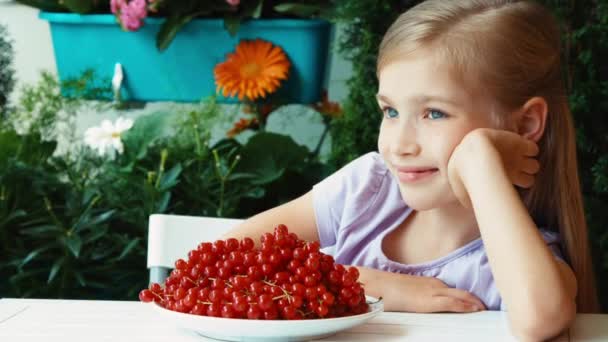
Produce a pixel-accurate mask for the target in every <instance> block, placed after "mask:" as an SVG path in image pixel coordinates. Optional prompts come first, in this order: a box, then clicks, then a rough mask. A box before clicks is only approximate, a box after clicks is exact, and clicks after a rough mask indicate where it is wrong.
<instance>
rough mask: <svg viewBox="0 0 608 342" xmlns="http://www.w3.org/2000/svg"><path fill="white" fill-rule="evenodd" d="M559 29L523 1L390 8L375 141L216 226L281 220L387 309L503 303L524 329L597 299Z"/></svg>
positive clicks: (541, 328)
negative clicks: (300, 191) (349, 271)
mask: <svg viewBox="0 0 608 342" xmlns="http://www.w3.org/2000/svg"><path fill="white" fill-rule="evenodd" d="M558 31H559V30H558V26H557V24H556V22H555V19H554V18H553V17H552V16H551V14H550V13H549V12H548V11H547V10H546V9H544V8H542V7H541V6H540V5H538V4H535V3H533V2H528V1H517V0H454V1H445V0H429V1H426V2H424V3H422V4H420V5H418V6H416V7H414V8H412V9H411V10H409V11H408V12H406V13H404V14H402V15H401V16H400V17H399V18H398V19H397V21H396V22H395V23H393V25H392V26H391V27H390V29H389V30H388V32H387V33H386V35H385V37H384V39H383V41H382V43H381V45H380V50H379V56H378V67H377V75H378V79H379V90H378V95H377V98H378V103H379V106H380V108H381V113H382V115H383V117H382V123H381V125H380V133H379V139H378V152H372V153H368V154H366V155H363V156H361V157H360V158H358V159H356V160H354V161H352V162H351V163H350V164H348V165H346V166H345V167H343V168H342V169H341V170H339V171H337V172H336V173H335V174H333V175H331V176H330V177H328V178H327V179H325V180H323V181H322V182H320V183H319V184H317V185H316V186H314V187H313V189H312V190H311V191H310V192H309V193H307V194H305V195H303V196H302V197H300V198H297V199H295V200H293V201H291V202H289V203H286V204H284V205H282V206H279V207H277V208H273V209H270V210H268V211H266V212H263V213H261V214H258V215H256V216H254V217H252V218H250V219H248V220H246V221H245V222H244V223H242V224H241V225H240V226H239V227H237V228H236V229H235V230H233V231H232V232H231V233H230V234H228V235H227V236H225V237H236V238H242V237H244V236H260V235H261V234H262V233H263V232H266V231H272V229H273V227H274V226H276V225H277V224H279V223H283V224H285V225H287V227H289V229H290V231H293V232H295V233H296V234H298V235H299V236H300V237H301V238H303V239H306V240H311V241H312V240H317V241H320V244H321V246H322V247H327V246H332V245H333V246H334V257H335V259H336V261H337V262H339V263H342V264H348V265H355V266H357V267H358V268H359V271H360V280H361V282H362V283H363V284H364V285H365V291H366V294H369V295H372V296H382V297H383V298H384V300H385V309H386V310H389V311H391V310H392V311H412V312H439V311H452V312H473V311H478V310H483V309H486V308H487V309H490V310H499V309H500V310H507V312H508V317H509V320H510V323H511V327H512V330H513V332H514V334H515V335H516V336H519V337H521V338H524V339H534V340H540V339H545V338H548V337H551V336H554V335H556V334H558V333H560V332H561V331H562V330H563V329H565V328H567V327H568V325H569V323H570V322H571V321H572V320H573V318H574V316H575V313H576V311H577V309H578V311H580V312H593V311H596V310H597V302H596V298H595V289H594V280H593V276H592V267H591V261H590V257H589V252H588V243H587V231H586V225H585V220H584V213H583V206H582V199H581V191H580V188H579V179H578V173H577V164H576V155H575V140H574V139H575V136H574V130H573V124H572V119H571V115H570V111H569V109H568V104H567V97H566V93H565V89H564V82H563V80H562V79H561V69H560V58H559V56H560V37H559V32H558ZM569 265H570V266H569ZM575 274H576V278H575Z"/></svg>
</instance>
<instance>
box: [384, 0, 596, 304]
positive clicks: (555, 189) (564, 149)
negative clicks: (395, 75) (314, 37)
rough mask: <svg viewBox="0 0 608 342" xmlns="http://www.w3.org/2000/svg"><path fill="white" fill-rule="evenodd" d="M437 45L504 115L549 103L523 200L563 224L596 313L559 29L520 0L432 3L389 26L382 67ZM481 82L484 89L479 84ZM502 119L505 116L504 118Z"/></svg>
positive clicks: (584, 293)
mask: <svg viewBox="0 0 608 342" xmlns="http://www.w3.org/2000/svg"><path fill="white" fill-rule="evenodd" d="M421 48H431V51H432V52H434V53H438V55H436V56H437V57H439V58H441V61H443V62H446V63H448V65H449V66H450V67H451V68H452V70H453V71H454V75H455V76H456V77H458V78H459V80H461V81H463V82H465V83H466V85H467V87H468V88H469V89H472V88H473V87H477V86H475V85H476V84H477V85H479V86H478V87H479V88H478V89H476V90H478V91H483V92H485V94H487V95H488V96H490V97H491V98H493V99H494V100H495V101H496V102H497V104H498V105H499V107H500V108H501V109H502V110H503V112H505V113H507V112H511V111H513V110H515V109H518V108H521V106H523V104H524V103H525V102H526V101H527V100H529V99H530V98H532V97H534V96H541V97H543V98H544V99H545V100H546V101H547V104H548V108H549V113H548V115H547V121H546V127H545V132H544V134H543V137H542V138H541V140H540V141H539V147H540V151H541V152H540V154H539V161H540V164H541V170H540V171H539V173H538V174H537V176H536V184H535V186H534V187H533V188H532V189H530V190H527V191H522V192H521V194H522V199H523V201H524V203H525V204H526V206H527V207H528V210H529V212H530V214H531V216H532V217H533V219H534V220H535V221H536V222H537V224H538V225H542V226H546V227H547V228H550V229H556V228H557V229H559V232H560V236H561V238H562V247H565V248H564V249H565V252H566V259H567V260H568V262H569V264H570V265H571V266H572V268H573V269H574V272H575V274H576V278H577V283H578V296H577V307H578V311H579V312H597V311H598V302H597V296H596V291H595V279H594V276H593V267H592V262H591V256H590V251H589V243H588V235H587V225H586V222H585V214H584V209H583V199H582V194H581V189H580V184H579V177H578V169H577V162H576V141H575V132H574V125H573V122H572V118H571V113H570V109H569V106H568V101H567V100H568V99H567V95H566V90H565V85H564V82H563V79H562V75H561V65H560V63H561V62H560V33H559V26H558V24H557V22H556V20H555V18H554V17H553V16H552V14H551V13H550V12H548V11H547V10H546V9H545V8H543V7H542V6H541V5H538V4H536V3H534V2H530V1H518V0H458V1H445V0H428V1H425V2H423V3H421V4H419V5H417V6H415V7H413V8H412V9H410V10H409V11H407V12H405V13H404V14H402V15H401V16H400V17H399V18H398V19H397V20H396V21H395V22H394V23H393V24H392V26H391V27H390V28H389V30H388V31H387V33H386V34H385V36H384V39H383V40H382V43H381V45H380V50H379V55H378V69H377V70H378V71H379V70H381V69H382V67H383V66H385V65H387V64H389V63H390V62H391V61H394V60H395V59H397V58H400V57H403V56H405V55H407V54H410V53H413V52H414V51H416V50H417V49H421ZM481 87H483V88H481ZM498 120H499V121H504V118H498Z"/></svg>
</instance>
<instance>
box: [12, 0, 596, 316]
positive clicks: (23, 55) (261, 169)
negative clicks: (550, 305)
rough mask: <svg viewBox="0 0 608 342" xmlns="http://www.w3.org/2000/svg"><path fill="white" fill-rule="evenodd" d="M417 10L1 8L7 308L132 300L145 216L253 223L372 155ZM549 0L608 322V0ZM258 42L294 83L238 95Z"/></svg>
mask: <svg viewBox="0 0 608 342" xmlns="http://www.w3.org/2000/svg"><path fill="white" fill-rule="evenodd" d="M294 2H295V3H297V1H291V2H290V3H294ZM418 2H419V1H406V0H399V1H398V0H386V1H372V0H359V1H355V0H352V1H351V0H343V1H337V0H336V1H314V2H312V3H313V4H314V6H313V5H310V3H311V2H308V3H307V4H305V5H306V6H302V3H305V2H304V1H302V2H301V4H300V5H299V6H287V5H286V4H287V2H286V1H285V2H283V1H272V2H271V1H267V2H265V5H263V6H262V5H261V2H256V1H251V2H248V3H251V4H245V2H243V5H240V2H239V1H225V2H224V1H200V2H199V3H200V5H201V6H202V7H201V8H186V7H180V3H182V2H181V1H174V2H173V5H171V6H168V7H159V8H154V7H150V6H151V5H150V4H148V5H147V6H148V7H146V9H145V10H142V9H141V8H139V9H138V8H129V9H125V8H123V9H120V8H119V9H116V8H113V6H111V4H112V3H113V2H110V1H63V2H61V3H60V2H59V1H20V2H15V1H7V0H0V118H2V121H1V123H0V274H2V275H3V277H2V279H1V280H0V297H39V298H88V299H132V300H135V299H136V298H137V293H138V291H139V290H140V289H141V288H143V287H145V286H146V284H147V270H146V267H145V257H146V239H147V220H148V216H149V215H150V214H152V213H174V214H184V215H202V216H219V217H235V218H244V217H248V216H251V215H253V214H255V213H256V212H259V211H262V210H265V209H268V208H271V207H274V206H276V205H278V204H281V203H284V202H286V201H289V200H291V199H293V198H295V197H297V196H299V195H301V194H302V193H304V192H306V191H308V190H309V189H310V188H311V187H312V185H313V184H315V183H317V182H318V181H320V180H322V179H323V178H324V177H326V176H327V175H329V174H330V173H332V172H333V171H335V170H336V169H338V168H340V167H341V166H343V165H344V164H346V163H347V162H348V161H350V160H352V159H354V158H355V157H357V156H359V155H361V154H363V153H365V152H368V151H371V150H375V149H376V139H377V127H378V124H379V119H380V115H379V110H378V109H377V104H376V100H375V93H376V90H377V80H376V76H375V57H376V53H377V48H378V44H379V42H380V39H381V37H382V35H383V34H384V32H385V31H386V29H387V28H388V25H390V23H391V22H392V21H393V20H394V18H396V16H397V15H398V14H399V13H401V12H403V11H404V10H406V9H408V8H409V7H411V6H414V5H415V4H417V3H418ZM541 2H542V3H544V4H545V5H547V6H548V7H550V8H551V9H552V10H553V11H554V12H555V13H556V15H557V16H558V17H559V18H560V20H561V23H562V25H563V30H564V33H565V34H564V74H565V77H566V79H567V83H568V87H569V91H570V103H571V108H572V110H573V114H574V117H575V121H576V125H577V137H578V150H579V160H580V171H581V175H582V183H583V191H584V195H585V201H586V203H585V204H586V212H587V219H588V223H589V234H590V241H591V245H592V247H593V257H594V263H595V269H596V274H597V279H598V289H599V292H600V298H601V301H602V304H603V308H604V310H606V308H608V291H606V288H607V286H608V285H607V284H608V138H607V137H608V119H606V113H607V112H608V111H607V110H608V77H607V76H608V67H607V66H606V63H605V58H606V56H608V53H607V52H608V51H607V50H608V1H605V0H584V1H560V0H544V1H541ZM143 3H144V4H146V2H145V1H144V2H143ZM158 3H160V4H162V3H163V2H162V1H159V2H158ZM159 6H160V5H159ZM127 10H129V11H132V12H131V13H130V15H129V16H127V15H122V14H120V13H126V12H127ZM121 11H122V12H121ZM163 11H165V12H163ZM113 12H114V13H113ZM200 13H202V14H200ZM194 14H199V15H198V16H197V15H194ZM201 16H202V17H205V18H206V19H210V20H208V21H204V20H203V19H200V18H199V17H201ZM166 18H169V19H166ZM277 18H281V19H288V21H285V22H281V23H280V25H283V26H274V25H276V22H275V23H274V24H272V25H270V24H267V22H265V21H264V20H267V19H277ZM289 20H291V21H289ZM300 28H303V29H304V31H302V32H301V31H296V29H297V30H300ZM197 29H201V30H202V31H200V32H199V31H196V30H197ZM211 30H215V31H217V32H216V33H215V35H211V33H209V32H211ZM306 30H309V31H310V30H312V31H311V32H312V33H311V32H309V31H306ZM201 32H202V33H201ZM254 39H260V41H259V42H258V43H256V44H250V45H247V46H246V45H245V44H243V43H242V42H243V41H244V40H249V41H252V40H254ZM263 42H269V43H271V44H273V46H274V47H275V48H278V50H277V51H281V52H282V53H283V55H284V56H285V57H286V58H285V60H284V61H283V62H281V63H282V64H281V65H282V67H283V68H284V69H279V70H280V71H281V72H283V71H285V77H283V78H277V79H276V80H274V81H268V80H269V79H268V78H267V79H265V81H264V80H263V79H262V78H260V81H259V82H257V83H255V84H250V85H249V87H250V88H247V87H245V88H238V87H235V86H234V84H239V83H238V82H239V80H238V79H235V77H236V76H234V75H235V74H232V73H231V70H234V68H238V67H242V66H243V65H245V64H247V63H257V64H255V65H257V67H256V68H257V69H255V70H254V71H252V72H260V73H263V71H264V66H265V65H267V64H265V63H266V61H267V59H268V56H266V57H264V55H263V54H262V53H260V52H256V51H262V49H263ZM246 50H249V51H252V54H249V55H247V56H250V57H249V58H251V56H252V55H255V56H258V57H257V59H255V58H254V59H252V60H247V59H244V57H243V56H245V55H244V54H242V55H239V51H241V53H242V52H243V51H246ZM264 58H266V60H265V59H264ZM117 63H118V64H119V65H117ZM178 67H179V68H178ZM260 70H261V71H260ZM163 80H164V81H163ZM189 82H192V83H189ZM230 82H236V83H230ZM277 84H278V85H277ZM216 85H222V86H221V87H220V88H221V89H222V91H220V92H216ZM244 89H248V90H249V91H248V92H247V91H244ZM262 93H263V94H264V96H262ZM159 94H160V95H159ZM304 94H306V95H304ZM239 95H242V97H241V98H239Z"/></svg>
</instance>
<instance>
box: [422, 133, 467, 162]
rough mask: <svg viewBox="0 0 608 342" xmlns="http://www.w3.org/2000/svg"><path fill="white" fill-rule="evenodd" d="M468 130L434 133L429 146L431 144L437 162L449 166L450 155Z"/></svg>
mask: <svg viewBox="0 0 608 342" xmlns="http://www.w3.org/2000/svg"><path fill="white" fill-rule="evenodd" d="M465 135H466V132H450V133H449V134H441V135H440V134H433V135H432V138H433V141H431V142H430V143H429V144H428V145H427V146H430V147H431V149H432V153H433V155H434V156H435V158H436V160H437V162H438V163H439V164H440V165H441V166H443V167H447V165H448V162H449V160H450V157H451V156H452V153H453V152H454V149H456V146H458V144H459V143H460V142H461V141H462V138H464V136H465Z"/></svg>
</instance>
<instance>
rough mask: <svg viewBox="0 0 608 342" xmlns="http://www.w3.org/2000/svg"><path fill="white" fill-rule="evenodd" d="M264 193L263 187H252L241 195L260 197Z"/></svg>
mask: <svg viewBox="0 0 608 342" xmlns="http://www.w3.org/2000/svg"><path fill="white" fill-rule="evenodd" d="M265 194H266V190H264V188H254V189H252V190H249V191H247V192H246V193H244V194H243V197H247V198H262V197H264V195H265Z"/></svg>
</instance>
